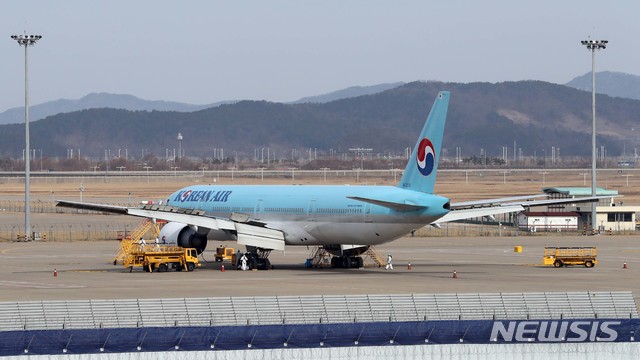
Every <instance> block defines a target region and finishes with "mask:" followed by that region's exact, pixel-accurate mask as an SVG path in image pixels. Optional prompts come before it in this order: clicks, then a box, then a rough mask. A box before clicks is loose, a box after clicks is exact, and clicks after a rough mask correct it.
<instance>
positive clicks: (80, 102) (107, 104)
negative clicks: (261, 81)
mask: <svg viewBox="0 0 640 360" xmlns="http://www.w3.org/2000/svg"><path fill="white" fill-rule="evenodd" d="M234 102H235V101H221V102H217V103H212V104H206V105H191V104H185V103H180V102H175V101H161V100H159V101H154V100H143V99H140V98H137V97H135V96H133V95H123V94H108V93H91V94H89V95H87V96H85V97H82V98H80V99H77V100H69V99H60V100H55V101H49V102H45V103H42V104H39V105H32V106H30V107H29V119H30V120H31V121H35V120H40V119H44V118H46V117H47V116H51V115H56V114H60V113H69V112H73V111H80V110H86V109H101V108H110V109H124V110H131V111H136V110H143V111H151V110H157V111H180V112H191V111H198V110H202V109H206V108H210V107H215V106H219V105H222V104H230V103H234ZM23 122H24V106H20V107H15V108H11V109H9V110H6V111H4V112H2V113H0V124H15V123H23Z"/></svg>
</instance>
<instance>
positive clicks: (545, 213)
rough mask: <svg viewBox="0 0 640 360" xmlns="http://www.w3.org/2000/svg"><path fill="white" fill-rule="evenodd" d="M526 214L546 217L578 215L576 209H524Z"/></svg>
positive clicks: (523, 213)
mask: <svg viewBox="0 0 640 360" xmlns="http://www.w3.org/2000/svg"><path fill="white" fill-rule="evenodd" d="M521 214H522V215H524V216H545V217H578V216H580V215H579V214H578V213H577V212H575V211H523V212H522V213H521Z"/></svg>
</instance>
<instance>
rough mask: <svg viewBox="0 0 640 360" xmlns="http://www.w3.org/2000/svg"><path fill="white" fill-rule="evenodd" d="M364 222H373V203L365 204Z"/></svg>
mask: <svg viewBox="0 0 640 360" xmlns="http://www.w3.org/2000/svg"><path fill="white" fill-rule="evenodd" d="M364 222H365V223H372V222H373V215H371V204H365V206H364Z"/></svg>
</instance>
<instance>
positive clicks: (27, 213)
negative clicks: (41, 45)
mask: <svg viewBox="0 0 640 360" xmlns="http://www.w3.org/2000/svg"><path fill="white" fill-rule="evenodd" d="M11 38H12V39H13V40H15V41H17V42H18V45H20V46H24V125H25V131H24V136H25V149H24V232H25V238H24V240H25V241H29V240H31V223H30V217H31V205H30V204H29V202H30V201H31V199H30V197H29V192H30V188H31V182H30V174H29V163H30V162H31V156H30V149H29V67H28V64H29V62H28V59H29V58H28V55H27V54H28V52H27V48H29V46H33V45H35V44H36V42H37V41H38V40H40V39H41V38H42V36H41V35H26V34H25V35H11Z"/></svg>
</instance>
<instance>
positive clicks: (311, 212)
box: [307, 200, 316, 221]
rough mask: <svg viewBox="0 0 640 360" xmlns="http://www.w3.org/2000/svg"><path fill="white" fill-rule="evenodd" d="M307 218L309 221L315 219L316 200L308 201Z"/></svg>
mask: <svg viewBox="0 0 640 360" xmlns="http://www.w3.org/2000/svg"><path fill="white" fill-rule="evenodd" d="M307 219H308V220H309V221H316V201H315V200H311V201H310V202H309V209H308V211H307Z"/></svg>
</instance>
